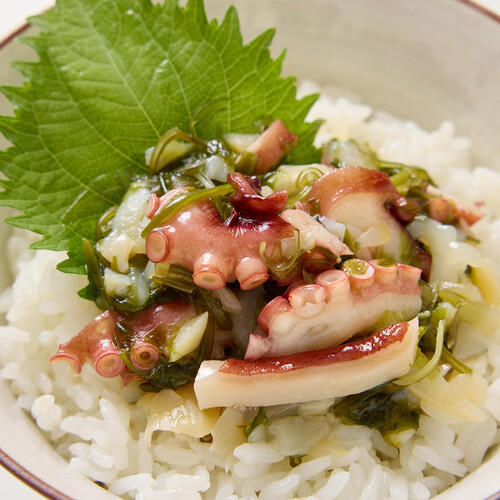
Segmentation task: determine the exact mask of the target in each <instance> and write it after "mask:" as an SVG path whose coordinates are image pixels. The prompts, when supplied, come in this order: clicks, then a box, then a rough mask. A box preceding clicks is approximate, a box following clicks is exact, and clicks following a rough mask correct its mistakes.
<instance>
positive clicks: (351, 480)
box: [0, 83, 500, 500]
mask: <svg viewBox="0 0 500 500" xmlns="http://www.w3.org/2000/svg"><path fill="white" fill-rule="evenodd" d="M311 90H316V89H314V88H313V84H310V83H306V84H305V85H304V86H303V89H302V91H303V92H309V91H311ZM310 118H311V119H315V118H322V119H325V120H326V122H325V124H324V125H323V126H322V128H321V130H320V133H319V135H318V141H319V142H321V141H323V140H324V139H329V138H331V137H337V138H339V139H347V138H356V139H358V140H361V141H368V142H369V144H370V145H371V147H372V148H373V149H374V150H375V151H376V152H377V153H378V154H379V155H380V156H381V157H383V158H384V159H386V160H393V161H400V162H404V163H409V164H414V165H421V166H425V168H427V170H428V171H429V173H430V175H431V176H432V177H433V178H434V179H435V180H436V181H437V182H438V184H439V185H440V186H441V187H442V188H443V189H444V190H445V191H447V192H449V193H451V194H454V195H457V196H460V197H462V198H464V199H467V200H470V201H477V200H484V201H485V202H486V211H487V217H486V218H485V219H484V220H482V221H481V222H479V223H478V224H477V225H476V226H475V228H474V229H475V232H476V234H477V236H478V237H479V238H480V239H481V241H482V243H481V250H482V251H483V253H484V254H486V255H488V256H490V257H491V258H492V259H494V261H495V264H496V266H497V267H498V268H499V269H500V255H499V253H498V248H499V243H500V219H498V217H500V197H499V196H498V193H499V192H500V174H498V173H497V172H494V171H492V170H489V169H487V168H486V167H479V168H476V169H475V170H472V169H471V164H470V143H469V141H468V140H467V139H464V138H460V137H455V129H454V126H453V124H452V123H450V122H445V123H443V124H442V125H441V126H440V127H439V128H438V130H436V131H434V132H426V131H424V130H422V129H420V128H419V127H418V126H417V125H416V124H414V123H412V122H403V121H400V120H397V119H394V118H393V117H389V116H388V115H386V114H384V113H374V112H373V110H372V109H371V108H370V107H368V106H366V105H362V104H355V103H353V102H350V101H348V100H347V99H345V98H342V97H340V98H335V99H332V98H330V97H328V96H326V95H323V97H321V99H320V100H319V102H318V103H317V104H316V105H315V106H314V108H313V110H312V111H311V115H310ZM28 238H29V236H27V235H24V234H23V233H21V232H18V231H15V232H14V236H12V238H11V239H10V241H9V243H8V253H9V259H10V262H11V266H12V271H13V273H14V274H15V275H17V277H16V281H15V283H14V285H13V287H12V288H11V289H10V290H7V291H6V292H4V294H3V295H2V297H1V298H0V307H1V308H2V311H0V312H6V314H7V320H8V326H2V327H0V364H1V366H2V369H1V371H0V377H1V378H3V379H5V380H9V381H10V384H11V388H12V391H13V393H14V394H15V395H16V396H17V404H18V405H19V406H20V407H21V408H23V409H25V410H26V411H27V412H30V413H31V415H32V417H33V419H34V420H35V421H36V424H37V425H38V426H39V428H40V429H41V430H42V431H44V433H45V435H46V437H47V439H48V440H50V441H51V442H52V443H53V445H54V447H55V448H56V449H57V451H58V452H59V453H60V454H61V455H63V456H64V457H66V458H67V459H68V461H69V462H70V464H71V467H73V468H74V469H76V470H78V471H80V472H81V473H82V474H84V475H85V476H87V477H89V478H90V479H91V480H93V481H99V482H102V483H105V484H106V485H107V487H108V488H109V490H110V491H111V492H113V493H115V494H116V495H118V496H122V497H123V498H135V499H136V500H156V499H162V500H166V499H182V500H190V499H193V500H195V499H200V498H206V499H210V500H212V499H213V500H237V499H248V500H249V499H255V498H257V497H258V498H259V499H261V500H265V499H273V500H280V499H283V500H285V499H288V498H302V499H310V500H313V499H318V500H327V499H328V500H333V499H336V498H337V499H340V500H352V499H355V498H359V499H363V500H375V499H393V500H396V499H397V500H405V499H415V500H416V499H426V498H429V497H431V496H433V495H435V494H436V493H438V492H439V491H442V490H443V489H446V488H448V487H449V486H451V485H453V484H454V483H455V482H456V481H457V480H459V479H460V478H461V477H463V476H464V475H465V474H467V472H468V471H471V470H473V469H475V468H476V467H477V466H478V465H479V464H480V463H481V461H482V460H483V457H484V454H485V453H486V451H487V450H488V449H489V448H490V447H491V446H493V445H495V444H496V443H498V441H499V433H498V423H499V421H500V380H499V379H498V377H499V376H500V345H498V343H497V342H498V341H497V340H495V338H496V339H498V336H496V337H495V336H492V338H490V339H486V340H485V342H486V343H487V344H488V347H489V350H488V352H487V353H483V354H479V355H478V356H476V357H475V358H474V360H473V361H472V362H471V366H472V367H473V369H474V370H475V373H476V374H477V375H478V376H481V377H483V376H484V377H485V378H486V379H487V380H488V385H487V387H485V391H484V397H483V398H482V401H479V402H480V403H481V404H482V405H483V406H484V408H485V409H486V410H485V411H486V414H487V418H486V420H484V421H482V422H463V421H458V420H456V419H455V420H454V421H451V420H450V421H449V422H447V421H446V418H445V417H443V415H442V414H439V412H434V413H433V412H431V411H430V412H429V413H432V415H423V416H422V417H421V421H420V428H419V430H418V431H417V432H415V433H414V435H413V436H411V437H410V438H409V439H408V440H407V441H406V442H405V443H404V444H403V445H402V447H401V448H400V450H399V451H398V450H396V449H395V448H392V447H391V446H389V445H388V444H387V443H386V442H385V441H384V440H383V438H382V437H381V435H380V433H379V432H378V431H376V430H373V429H369V428H367V427H362V426H347V425H343V424H340V423H339V422H338V421H337V420H336V419H335V418H334V417H333V416H332V415H331V414H325V413H326V409H327V407H328V405H322V408H321V405H319V406H318V405H317V406H316V407H314V408H313V407H311V404H310V403H308V404H305V405H301V406H300V407H299V411H298V416H297V415H295V416H289V417H285V418H288V419H290V420H289V421H288V422H287V425H288V424H289V425H290V428H294V429H297V430H298V431H299V432H295V433H293V435H291V439H285V440H283V439H280V438H279V435H274V438H273V434H272V431H271V430H269V429H268V430H267V431H266V429H264V428H263V426H260V427H257V429H255V431H254V432H253V433H252V434H251V435H250V437H249V442H248V443H241V442H236V444H235V445H234V446H232V448H234V449H233V450H232V452H230V453H228V454H227V455H225V454H224V453H216V452H215V451H214V449H213V447H212V445H211V444H210V443H205V442H202V441H200V440H198V439H195V438H190V437H188V436H185V435H175V434H174V433H172V432H166V431H164V432H156V433H155V435H154V437H153V441H152V444H151V446H149V445H148V443H147V442H146V440H145V438H144V430H145V426H146V415H145V413H144V411H143V410H141V409H140V408H139V407H137V406H136V405H135V404H134V401H136V399H137V398H138V397H139V396H140V392H139V391H138V390H137V388H135V387H126V388H123V387H122V382H121V379H119V378H117V379H116V380H115V379H103V378H101V377H99V376H98V375H97V374H96V373H95V372H94V370H93V369H92V368H90V367H88V366H85V367H84V368H83V371H82V373H81V374H80V375H78V376H72V375H70V374H69V371H68V369H67V367H66V366H63V365H62V364H54V365H51V364H50V363H49V362H48V359H49V358H50V356H51V355H53V354H54V353H55V352H56V350H57V347H58V345H59V344H60V343H63V342H66V341H68V340H69V339H70V338H71V337H72V336H73V335H74V334H76V333H77V332H78V331H80V330H81V329H82V328H83V327H84V326H85V325H86V324H87V323H88V322H89V321H91V320H92V319H93V318H94V317H95V316H96V315H97V314H98V310H97V309H96V307H95V306H94V305H93V304H92V303H90V302H87V301H84V300H81V299H79V298H78V296H77V294H76V292H77V291H78V290H79V289H80V288H82V287H83V286H84V285H85V278H83V277H81V276H72V275H65V274H62V273H60V272H58V271H56V270H55V266H56V264H57V262H59V261H60V260H61V259H62V258H63V256H62V255H60V254H56V253H51V252H45V251H38V252H36V253H34V252H32V251H27V250H25V248H26V246H27V244H28ZM26 310H29V311H30V314H29V316H28V315H26V314H25V312H26ZM485 386H486V383H485ZM464 390H465V389H464ZM479 398H480V399H481V396H479ZM318 413H323V414H325V415H324V416H317V415H318ZM292 419H295V420H292ZM237 434H238V433H236V435H237ZM291 453H292V454H300V455H305V456H304V458H303V462H302V463H301V464H300V465H298V466H296V467H293V468H292V467H291V465H290V462H289V459H288V457H287V455H289V454H291Z"/></svg>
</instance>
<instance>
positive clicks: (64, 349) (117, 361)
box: [50, 311, 125, 378]
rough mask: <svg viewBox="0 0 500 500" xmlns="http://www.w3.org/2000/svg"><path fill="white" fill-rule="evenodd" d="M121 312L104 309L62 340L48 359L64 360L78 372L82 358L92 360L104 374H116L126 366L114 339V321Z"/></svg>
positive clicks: (81, 364) (111, 375) (118, 318)
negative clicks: (66, 338) (67, 338)
mask: <svg viewBox="0 0 500 500" xmlns="http://www.w3.org/2000/svg"><path fill="white" fill-rule="evenodd" d="M121 318H122V316H121V315H120V314H118V313H116V312H114V311H105V312H104V313H102V314H101V315H100V316H98V317H97V318H95V319H94V320H93V321H92V322H91V323H89V324H88V325H87V326H86V327H85V328H84V329H83V330H82V331H81V332H80V333H79V334H78V335H76V336H75V337H73V338H72V339H71V340H70V341H69V342H66V343H65V344H62V345H61V346H60V347H59V350H58V351H57V353H56V354H55V355H54V356H52V357H51V358H50V361H51V362H59V361H65V362H67V363H69V364H70V366H71V367H72V369H73V371H74V372H75V373H80V371H81V370H82V366H83V364H84V363H85V362H90V363H91V364H93V366H94V368H95V370H96V371H97V373H99V375H101V376H103V377H108V378H110V377H116V376H117V375H120V374H121V373H122V372H123V370H125V363H124V362H123V361H122V359H121V358H120V356H119V352H118V349H117V348H116V345H115V344H114V342H113V337H114V333H115V325H116V323H117V321H119V320H120V319H121Z"/></svg>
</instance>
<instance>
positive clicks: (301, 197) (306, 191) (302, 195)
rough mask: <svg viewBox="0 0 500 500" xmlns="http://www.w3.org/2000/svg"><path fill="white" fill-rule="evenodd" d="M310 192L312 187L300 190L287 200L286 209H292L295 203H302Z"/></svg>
mask: <svg viewBox="0 0 500 500" xmlns="http://www.w3.org/2000/svg"><path fill="white" fill-rule="evenodd" d="M311 191H312V186H306V187H304V188H302V189H301V190H300V191H299V192H298V193H297V194H296V195H295V196H292V197H291V198H288V200H287V202H286V208H293V207H294V206H295V204H296V203H298V202H301V201H304V200H305V199H306V198H307V196H308V195H309V193H310V192H311Z"/></svg>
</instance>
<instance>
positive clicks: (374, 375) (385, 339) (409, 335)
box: [194, 319, 418, 409]
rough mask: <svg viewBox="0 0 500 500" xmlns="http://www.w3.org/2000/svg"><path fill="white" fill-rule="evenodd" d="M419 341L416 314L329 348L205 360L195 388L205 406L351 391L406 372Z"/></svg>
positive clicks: (309, 397) (310, 397) (272, 402)
mask: <svg viewBox="0 0 500 500" xmlns="http://www.w3.org/2000/svg"><path fill="white" fill-rule="evenodd" d="M417 343H418V320H417V319H414V320H412V321H410V322H409V323H406V322H403V323H398V324H394V325H391V326H389V327H387V328H385V329H383V330H381V331H380V332H378V333H376V334H374V335H372V336H371V337H368V338H366V339H363V340H358V341H356V342H351V343H349V344H343V345H340V346H337V347H332V348H328V349H322V350H315V351H309V352H300V353H297V354H289V355H284V356H279V357H272V358H261V359H257V360H247V359H245V360H237V359H228V360H226V361H204V362H203V363H202V364H201V366H200V370H199V371H198V375H197V377H196V380H195V383H194V389H195V392H196V397H197V399H198V404H199V406H200V408H201V409H205V408H212V407H218V406H233V405H238V406H240V405H243V406H269V405H276V404H285V403H302V402H305V401H313V400H319V399H326V398H332V397H341V396H347V395H349V394H356V393H359V392H362V391H365V390H367V389H371V388H372V387H375V386H377V385H379V384H383V383H384V382H387V381H389V380H392V379H394V378H396V377H400V376H402V375H404V374H405V373H407V372H408V370H409V368H410V364H411V363H412V362H413V360H414V358H415V352H416V349H417Z"/></svg>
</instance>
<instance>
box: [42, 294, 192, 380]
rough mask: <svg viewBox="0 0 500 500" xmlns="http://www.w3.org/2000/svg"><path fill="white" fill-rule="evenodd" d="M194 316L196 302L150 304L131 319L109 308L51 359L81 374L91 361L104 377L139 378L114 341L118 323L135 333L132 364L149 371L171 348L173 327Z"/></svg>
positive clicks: (60, 347)
mask: <svg viewBox="0 0 500 500" xmlns="http://www.w3.org/2000/svg"><path fill="white" fill-rule="evenodd" d="M195 315H196V309H195V307H194V306H193V304H189V303H184V302H170V303H168V304H160V305H157V306H153V307H149V308H147V309H144V310H143V311H141V312H140V313H138V314H136V315H134V316H129V317H128V318H125V317H124V316H123V315H121V314H119V313H117V312H115V311H111V310H108V311H105V312H104V313H102V314H101V315H100V316H98V317H97V318H95V319H94V320H93V321H91V322H90V323H89V324H88V325H87V326H86V327H85V328H84V329H83V330H82V331H81V332H80V333H78V334H77V335H75V336H74V337H73V338H72V339H71V340H70V341H69V342H66V343H65V344H61V345H60V346H59V350H58V351H57V353H56V354H55V355H54V356H52V358H51V359H50V361H51V362H59V361H65V362H67V363H69V364H70V366H71V367H72V368H73V371H74V372H75V373H80V371H81V369H82V366H83V364H84V363H86V362H88V363H90V364H92V365H93V366H94V369H95V370H96V372H97V373H98V374H99V375H101V376H102V377H106V378H111V377H116V376H118V375H121V376H122V378H123V379H124V382H125V383H129V382H130V381H131V380H133V379H135V378H137V377H136V376H134V374H132V372H131V371H130V370H128V368H126V366H125V363H124V362H123V360H122V359H121V357H120V352H119V350H118V348H117V347H116V345H115V343H114V337H115V328H116V325H117V323H119V322H120V321H126V322H127V327H128V329H129V330H130V331H131V332H132V333H131V336H130V338H129V339H128V341H129V344H130V361H131V362H132V364H133V365H134V366H135V368H137V369H138V370H149V369H151V368H152V367H153V366H154V365H155V364H156V363H157V362H158V361H159V359H160V356H161V352H164V353H166V352H165V347H166V346H167V347H168V340H169V336H170V334H171V333H172V332H173V331H174V328H175V327H176V326H177V325H179V324H180V323H181V322H184V321H186V320H188V319H190V318H192V317H194V316H195ZM166 354H168V353H166ZM139 378H142V377H139Z"/></svg>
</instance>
